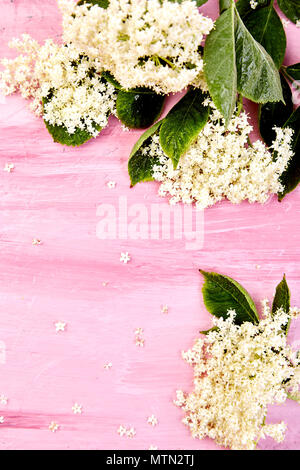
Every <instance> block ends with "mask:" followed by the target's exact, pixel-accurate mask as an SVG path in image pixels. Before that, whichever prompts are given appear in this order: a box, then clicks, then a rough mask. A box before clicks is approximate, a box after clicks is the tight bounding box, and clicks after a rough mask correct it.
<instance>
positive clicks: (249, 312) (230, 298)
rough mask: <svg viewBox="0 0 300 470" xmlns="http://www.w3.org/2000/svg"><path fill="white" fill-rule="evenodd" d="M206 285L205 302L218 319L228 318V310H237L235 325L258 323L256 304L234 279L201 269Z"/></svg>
mask: <svg viewBox="0 0 300 470" xmlns="http://www.w3.org/2000/svg"><path fill="white" fill-rule="evenodd" d="M200 272H201V273H202V274H203V276H204V279H205V283H204V285H203V289H202V292H203V300H204V304H205V306H206V308H207V310H208V311H209V312H210V313H211V314H212V315H215V316H216V317H223V318H226V317H227V316H228V315H227V312H228V310H235V312H236V317H235V323H237V324H239V325H240V324H241V323H243V322H247V321H248V322H251V323H258V321H259V318H258V314H257V311H256V307H255V304H254V302H253V300H252V298H251V297H250V295H249V294H248V292H247V291H246V290H245V289H244V288H243V287H242V286H241V285H240V284H239V283H238V282H236V281H235V280H234V279H231V278H230V277H228V276H223V275H222V274H218V273H213V272H206V271H202V270H201V269H200Z"/></svg>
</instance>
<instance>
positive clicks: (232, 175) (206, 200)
mask: <svg viewBox="0 0 300 470" xmlns="http://www.w3.org/2000/svg"><path fill="white" fill-rule="evenodd" d="M240 103H241V98H240ZM206 105H207V106H210V108H211V114H210V117H209V119H208V121H207V123H206V124H205V126H204V127H203V129H202V130H201V131H200V133H199V135H198V137H197V138H196V140H195V141H194V142H193V143H192V145H191V146H190V148H189V149H188V150H187V151H186V153H185V154H184V155H182V157H181V158H180V160H179V164H178V166H177V168H176V169H174V167H173V163H172V161H171V160H170V159H169V158H168V157H167V155H166V154H165V153H164V151H163V150H162V147H161V144H160V138H159V135H158V133H156V134H154V135H153V136H152V137H151V138H150V139H149V144H148V145H146V146H144V147H143V155H145V158H151V159H152V160H153V162H155V163H154V164H153V168H152V176H153V178H154V179H155V180H156V181H158V182H159V183H160V187H159V195H160V196H169V198H170V199H169V202H170V204H176V203H178V202H183V203H186V204H192V203H195V204H196V205H197V207H199V208H201V209H204V208H206V207H209V206H212V205H213V204H215V203H217V202H218V201H221V200H223V199H224V198H227V199H228V200H229V201H230V202H232V203H240V202H241V201H243V200H246V199H248V201H249V202H251V203H252V202H259V203H264V202H266V201H267V199H268V198H269V195H270V194H278V193H279V192H280V191H282V189H283V186H282V183H281V180H280V176H281V174H282V173H283V171H284V170H285V169H286V167H287V165H288V162H289V160H290V159H291V158H292V156H293V151H292V148H291V139H292V136H293V131H292V130H291V129H289V128H285V129H281V128H275V133H276V139H275V140H274V142H273V144H272V147H270V148H267V147H266V146H265V144H264V143H263V142H262V141H260V140H257V141H256V142H253V143H251V141H250V137H249V135H250V133H251V131H252V126H251V125H250V124H249V120H248V115H247V114H246V113H245V112H244V111H242V112H241V113H240V114H239V115H238V111H236V112H235V114H234V115H233V117H232V119H231V120H230V122H229V124H228V126H227V127H226V126H225V124H224V120H223V118H222V116H221V114H220V113H219V111H218V110H216V108H215V107H214V105H213V103H212V102H211V100H210V99H207V100H206ZM274 151H275V152H276V159H274V158H273V152H274Z"/></svg>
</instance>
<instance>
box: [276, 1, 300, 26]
mask: <svg viewBox="0 0 300 470" xmlns="http://www.w3.org/2000/svg"><path fill="white" fill-rule="evenodd" d="M277 3H278V6H279V8H280V10H281V11H282V12H283V13H284V14H285V16H287V17H288V19H289V20H291V21H293V23H297V20H299V19H300V2H299V0H277Z"/></svg>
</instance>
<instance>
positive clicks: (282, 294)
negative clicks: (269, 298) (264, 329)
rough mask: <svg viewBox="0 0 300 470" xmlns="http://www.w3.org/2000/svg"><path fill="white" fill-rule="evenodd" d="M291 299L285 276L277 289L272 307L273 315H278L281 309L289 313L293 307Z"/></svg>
mask: <svg viewBox="0 0 300 470" xmlns="http://www.w3.org/2000/svg"><path fill="white" fill-rule="evenodd" d="M290 299H291V294H290V290H289V287H288V285H287V282H286V278H285V275H284V276H283V279H282V281H281V282H280V283H279V284H278V286H277V287H276V292H275V297H274V300H273V305H272V313H273V314H274V313H276V312H277V310H278V309H279V308H283V310H284V311H285V312H286V313H288V312H289V311H290V307H291V305H290Z"/></svg>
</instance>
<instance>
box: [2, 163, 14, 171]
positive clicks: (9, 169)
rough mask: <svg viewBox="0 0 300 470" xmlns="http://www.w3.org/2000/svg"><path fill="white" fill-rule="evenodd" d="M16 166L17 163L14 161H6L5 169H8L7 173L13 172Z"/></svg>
mask: <svg viewBox="0 0 300 470" xmlns="http://www.w3.org/2000/svg"><path fill="white" fill-rule="evenodd" d="M14 168H15V165H14V164H13V163H5V166H4V168H3V170H4V171H6V172H7V173H11V172H12V171H13V169H14Z"/></svg>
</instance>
